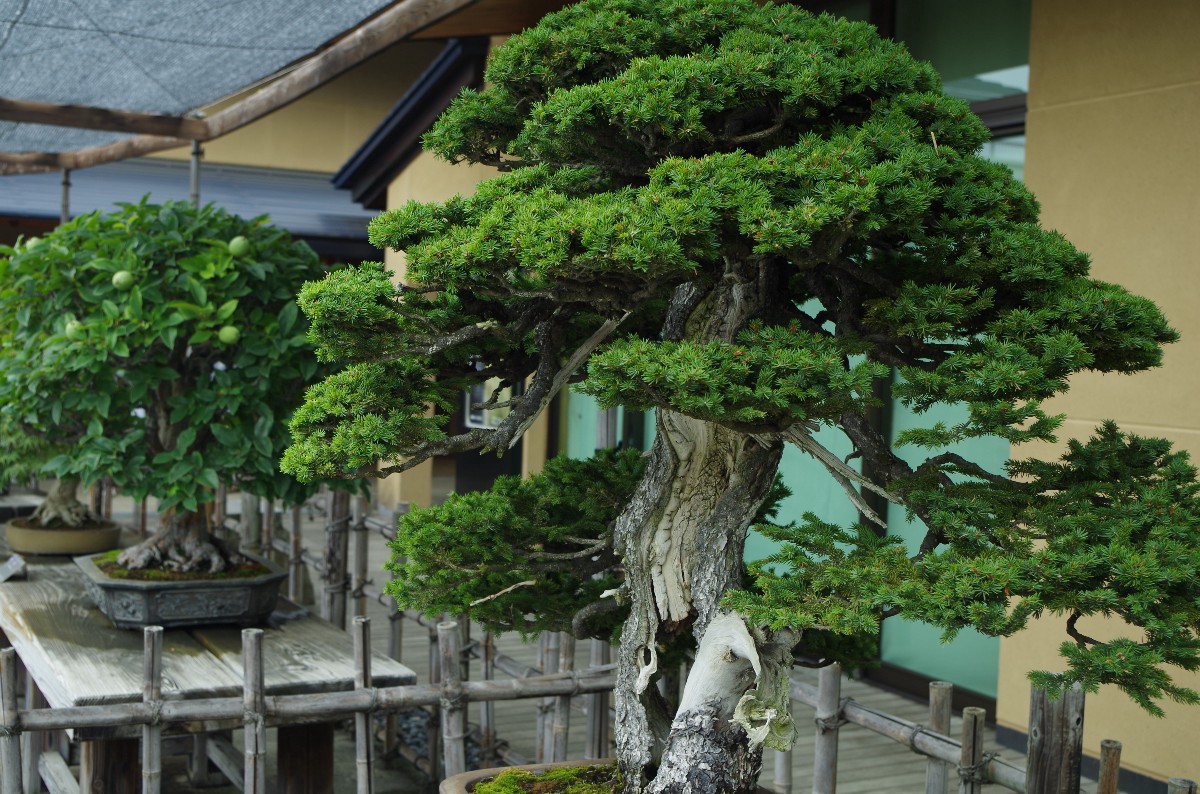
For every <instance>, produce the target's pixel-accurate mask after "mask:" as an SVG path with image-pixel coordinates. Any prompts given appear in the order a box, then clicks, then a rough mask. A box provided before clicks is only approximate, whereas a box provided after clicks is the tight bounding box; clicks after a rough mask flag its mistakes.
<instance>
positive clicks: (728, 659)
mask: <svg viewBox="0 0 1200 794" xmlns="http://www.w3.org/2000/svg"><path fill="white" fill-rule="evenodd" d="M731 269H732V268H731ZM767 299H768V297H767V295H766V290H765V289H763V288H762V285H761V283H760V282H759V280H758V279H755V278H753V277H752V276H751V277H750V278H734V277H727V278H725V279H722V280H721V281H720V282H719V283H718V284H717V285H715V286H714V287H713V288H712V290H711V291H710V292H708V293H707V294H701V293H700V292H699V291H698V290H697V289H696V288H694V287H692V286H691V285H685V286H684V287H681V288H680V289H679V290H678V291H677V292H676V294H675V296H674V299H673V303H672V315H673V316H674V317H676V318H678V320H677V322H676V324H675V326H676V327H674V328H673V327H671V324H668V328H667V334H666V335H668V336H674V337H675V338H690V339H694V340H698V341H706V340H711V339H720V340H723V341H731V340H732V339H733V338H734V337H735V336H736V334H737V332H738V331H740V330H741V329H742V328H743V327H744V324H745V322H746V321H747V319H748V318H749V317H752V316H753V315H754V314H756V313H757V312H758V311H759V310H760V309H761V307H762V306H763V304H764V302H765V301H766V300H767ZM656 422H657V433H656V436H655V440H654V447H653V449H652V450H651V453H650V461H649V464H648V466H647V470H646V474H645V476H644V478H643V480H642V482H641V484H640V485H639V487H638V490H637V492H636V493H635V495H634V497H633V499H632V500H631V502H630V504H629V506H628V507H627V508H626V510H625V512H624V513H622V515H621V516H620V518H619V519H618V520H617V526H616V545H617V551H618V552H619V554H620V555H621V557H622V559H623V561H624V565H625V570H626V587H627V588H628V597H629V599H630V602H631V613H630V616H629V619H628V621H627V622H626V624H625V626H624V629H623V631H622V633H621V646H620V656H619V659H618V669H617V686H616V701H615V702H616V709H617V724H619V725H621V730H620V731H618V736H617V752H618V757H619V759H620V763H621V767H622V772H623V775H624V779H625V780H626V781H627V788H628V790H629V791H630V792H634V791H640V790H642V788H641V787H642V784H643V780H644V778H645V776H646V775H647V774H648V773H650V771H651V770H654V769H656V768H657V772H656V773H655V775H654V780H653V782H652V783H651V784H650V785H649V787H648V788H647V789H646V790H647V791H649V792H656V793H657V792H684V791H705V792H723V793H727V794H734V793H735V792H748V791H752V790H753V788H754V785H755V780H756V778H757V776H758V771H759V767H760V765H761V747H760V746H759V745H758V743H757V742H756V743H755V746H752V743H751V740H750V738H751V737H750V735H749V734H748V733H747V730H746V728H745V727H744V726H743V725H741V724H739V723H738V722H735V719H734V718H735V710H737V709H738V705H739V703H740V702H741V701H742V699H743V697H744V696H745V695H746V693H747V691H748V690H750V689H751V688H752V687H754V686H755V684H756V683H758V684H759V686H760V689H762V688H763V685H764V684H768V685H769V684H770V682H769V680H768V679H770V677H771V676H772V675H776V674H777V673H778V667H779V664H778V662H779V660H781V659H784V658H785V657H786V659H787V662H788V663H787V664H786V667H788V668H790V651H791V648H792V645H793V644H794V642H792V641H790V640H791V639H792V638H791V637H786V638H780V639H781V640H782V641H781V642H776V638H772V637H768V636H765V635H762V634H760V633H757V632H754V631H753V630H752V629H751V628H748V627H747V626H746V625H745V623H744V622H743V621H742V620H741V618H739V617H738V616H737V615H734V614H727V613H723V612H722V611H721V607H720V602H721V597H722V595H723V594H724V593H725V592H726V591H727V590H729V589H731V588H737V587H739V586H740V584H741V577H742V574H743V561H742V553H743V549H744V546H745V540H746V532H747V529H748V527H749V526H750V524H751V522H752V521H753V520H754V517H755V515H756V514H757V512H758V510H759V508H760V506H761V505H762V503H763V501H764V499H765V498H766V497H767V494H768V492H769V491H770V488H771V485H772V482H773V481H774V477H775V472H776V469H777V468H778V465H779V460H780V457H781V456H782V454H783V443H782V441H781V440H780V439H779V438H778V437H777V436H776V437H763V436H751V435H748V434H745V433H740V432H737V431H734V430H731V429H729V428H726V427H723V426H720V425H717V424H715V423H712V422H705V421H702V420H699V419H695V418H692V417H688V416H684V415H682V414H678V413H675V412H672V411H669V410H665V409H659V411H658V412H657V418H656ZM688 628H690V629H691V630H692V632H693V635H694V636H695V638H696V641H697V643H698V646H699V650H698V652H697V658H696V664H695V665H694V666H693V668H692V671H691V673H690V674H689V676H688V681H687V683H686V685H685V688H684V695H683V699H682V702H681V704H680V708H679V711H678V713H677V714H676V715H675V718H674V721H673V722H671V723H670V724H668V718H667V714H666V710H665V706H664V705H663V704H662V703H661V699H660V697H659V695H658V692H657V690H656V689H655V687H653V686H652V685H651V679H652V678H653V676H654V675H655V673H656V672H657V669H658V650H657V647H658V644H659V642H661V641H663V640H664V639H668V638H670V637H671V636H673V635H677V634H678V633H679V632H681V631H685V630H687V629H688ZM764 659H765V660H766V661H767V664H764ZM783 713H784V714H786V711H785V712H783ZM759 741H761V739H760V740H759Z"/></svg>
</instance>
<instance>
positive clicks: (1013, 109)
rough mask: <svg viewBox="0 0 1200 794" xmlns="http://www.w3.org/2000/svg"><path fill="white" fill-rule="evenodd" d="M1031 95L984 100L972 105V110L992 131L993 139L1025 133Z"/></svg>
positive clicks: (1015, 95)
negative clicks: (1026, 115)
mask: <svg viewBox="0 0 1200 794" xmlns="http://www.w3.org/2000/svg"><path fill="white" fill-rule="evenodd" d="M1028 100H1029V95H1028V94H1013V95H1012V96H1005V97H1000V98H999V99H984V100H980V101H979V102H972V103H971V110H972V112H974V113H975V115H976V116H979V118H980V119H981V120H982V121H983V124H984V126H985V127H987V128H988V129H989V130H991V131H992V137H993V138H1001V137H1003V136H1005V135H1023V134H1024V133H1025V113H1026V111H1027V105H1028Z"/></svg>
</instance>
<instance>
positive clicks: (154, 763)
mask: <svg viewBox="0 0 1200 794" xmlns="http://www.w3.org/2000/svg"><path fill="white" fill-rule="evenodd" d="M162 634H163V630H162V626H146V627H145V628H144V629H143V630H142V641H143V646H144V649H145V650H144V652H143V654H142V702H143V703H146V704H148V705H150V706H151V707H152V708H155V707H161V704H162V649H163V636H162ZM161 790H162V725H160V724H159V723H158V720H154V721H153V722H150V723H148V724H146V725H143V726H142V794H158V792H159V791H161Z"/></svg>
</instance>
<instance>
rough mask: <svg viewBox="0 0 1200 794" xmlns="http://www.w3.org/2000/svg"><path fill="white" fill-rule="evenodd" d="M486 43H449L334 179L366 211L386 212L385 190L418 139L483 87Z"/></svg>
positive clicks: (415, 148) (418, 145)
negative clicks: (464, 95) (465, 94)
mask: <svg viewBox="0 0 1200 794" xmlns="http://www.w3.org/2000/svg"><path fill="white" fill-rule="evenodd" d="M488 44H489V43H488V39H486V38H482V37H480V38H470V39H451V40H450V41H448V42H447V43H446V46H445V48H444V49H443V50H442V51H441V52H440V53H438V55H437V57H436V58H434V59H433V61H432V62H431V63H430V64H429V66H428V68H426V69H425V71H424V73H422V74H421V76H420V77H419V78H418V79H417V81H416V82H415V83H414V84H413V85H412V87H411V88H409V89H408V91H406V92H405V93H404V96H402V97H401V98H400V101H399V102H397V103H396V105H395V107H393V108H392V110H391V112H390V113H388V115H387V117H386V118H385V119H384V120H383V121H382V122H380V124H379V126H378V127H376V128H375V130H374V131H373V132H372V133H371V135H370V137H368V138H367V140H366V141H365V142H363V144H362V146H360V147H359V148H358V151H356V152H355V153H354V154H353V155H351V157H350V159H349V160H347V161H346V164H345V165H343V166H342V167H341V169H340V170H339V171H338V172H337V173H336V174H334V176H333V185H334V187H337V188H342V189H345V190H349V191H350V195H351V198H353V199H354V201H356V202H358V203H359V204H362V205H363V207H365V208H367V209H376V210H382V209H386V208H387V189H388V185H389V184H391V182H392V180H393V179H395V177H396V175H397V174H399V173H400V172H401V171H403V170H404V169H405V168H406V167H407V166H408V164H409V163H411V162H412V161H413V158H415V157H416V156H417V155H418V154H419V153H420V151H421V136H422V135H424V134H425V132H426V130H428V129H429V128H430V127H431V126H433V122H434V121H436V120H437V117H438V116H440V115H441V114H442V111H443V110H445V109H446V107H447V106H448V105H449V104H450V102H451V101H452V100H453V99H454V98H455V97H456V96H458V94H459V92H460V91H462V89H463V88H466V87H478V86H480V85H482V83H483V70H484V66H485V63H486V60H487V53H488Z"/></svg>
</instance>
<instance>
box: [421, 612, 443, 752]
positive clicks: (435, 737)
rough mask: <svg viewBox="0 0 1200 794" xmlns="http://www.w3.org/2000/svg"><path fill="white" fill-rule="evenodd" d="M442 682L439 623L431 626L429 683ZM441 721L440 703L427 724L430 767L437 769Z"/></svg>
mask: <svg viewBox="0 0 1200 794" xmlns="http://www.w3.org/2000/svg"><path fill="white" fill-rule="evenodd" d="M445 620H446V615H445V614H444V613H443V615H442V622H444V621H445ZM441 682H442V661H441V650H440V647H439V645H438V629H437V625H431V626H429V683H431V684H440V683H441ZM441 721H442V711H441V707H440V706H439V705H434V707H433V716H432V718H431V719H430V720H429V722H428V723H427V724H426V728H425V736H426V742H425V746H426V748H427V752H428V753H429V755H428V760H429V768H430V769H431V770H436V769H437V768H438V765H439V764H440V763H441V760H442V752H441V747H440V746H439V745H440V744H441V738H442V730H441Z"/></svg>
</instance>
